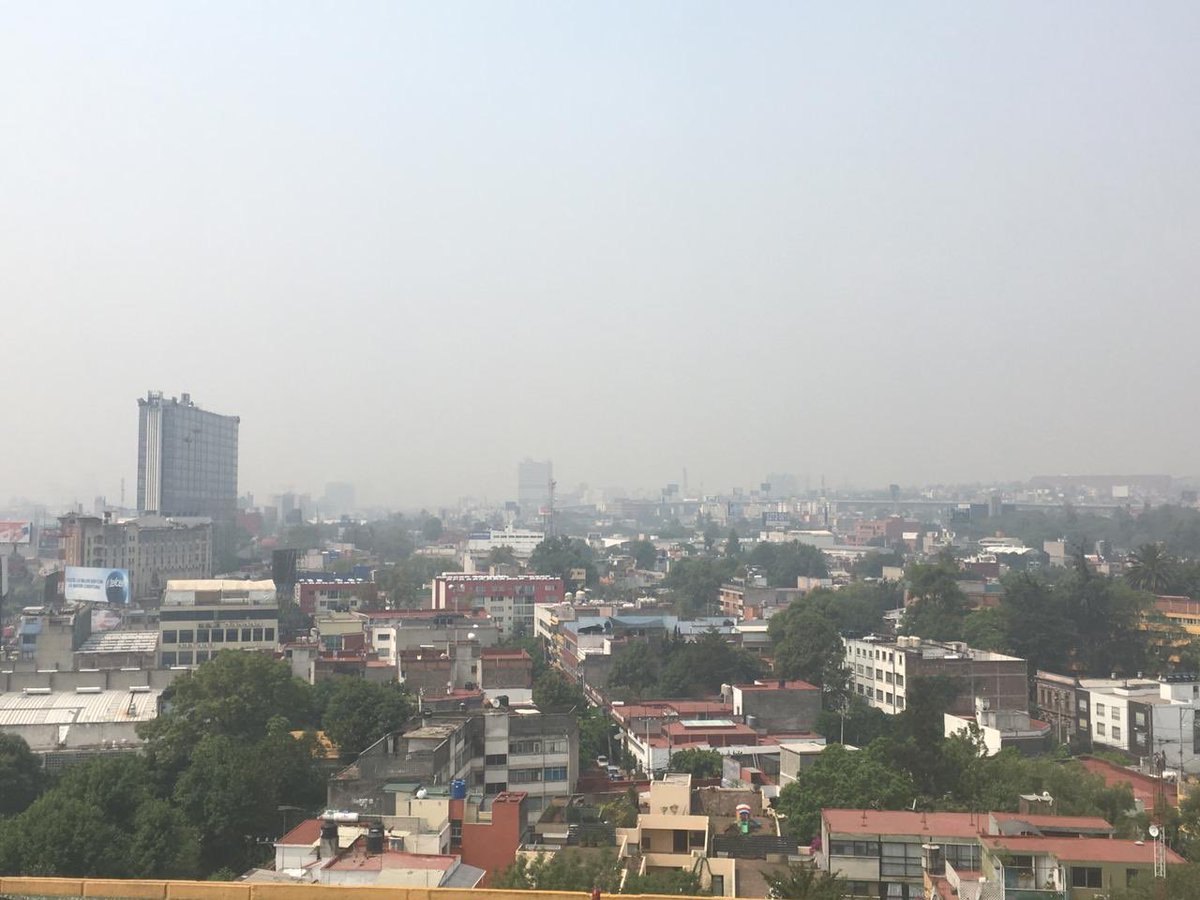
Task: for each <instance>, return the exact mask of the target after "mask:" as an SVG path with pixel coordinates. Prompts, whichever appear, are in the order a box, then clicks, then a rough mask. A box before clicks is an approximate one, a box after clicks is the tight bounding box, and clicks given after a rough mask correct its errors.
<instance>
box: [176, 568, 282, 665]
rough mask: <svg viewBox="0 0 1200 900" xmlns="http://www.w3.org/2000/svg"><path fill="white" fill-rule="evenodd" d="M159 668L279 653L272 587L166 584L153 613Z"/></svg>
mask: <svg viewBox="0 0 1200 900" xmlns="http://www.w3.org/2000/svg"><path fill="white" fill-rule="evenodd" d="M158 629H159V637H158V646H159V664H160V665H162V667H163V668H171V667H173V666H198V665H200V664H201V663H204V662H208V660H209V659H211V658H212V657H213V656H215V655H216V654H217V653H219V652H220V651H222V650H262V651H268V652H272V653H273V652H275V651H276V650H278V649H279V601H278V600H277V599H276V597H275V582H273V581H235V580H223V579H219V578H210V579H202V580H196V581H168V582H167V587H166V590H165V591H163V601H162V608H161V609H160V610H159V625H158Z"/></svg>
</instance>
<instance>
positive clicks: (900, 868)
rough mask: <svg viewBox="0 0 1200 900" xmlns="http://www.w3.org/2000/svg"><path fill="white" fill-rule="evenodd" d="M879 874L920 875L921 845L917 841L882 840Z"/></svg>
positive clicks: (906, 876) (915, 876)
mask: <svg viewBox="0 0 1200 900" xmlns="http://www.w3.org/2000/svg"><path fill="white" fill-rule="evenodd" d="M881 847H882V853H881V855H880V862H879V874H880V875H891V876H899V877H901V878H920V877H921V845H920V844H919V843H917V842H913V843H908V842H900V841H884V842H883V844H882V845H881Z"/></svg>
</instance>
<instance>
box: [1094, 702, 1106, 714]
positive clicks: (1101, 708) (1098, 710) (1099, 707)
mask: <svg viewBox="0 0 1200 900" xmlns="http://www.w3.org/2000/svg"><path fill="white" fill-rule="evenodd" d="M1096 715H1098V716H1102V715H1104V704H1103V703H1097V704H1096Z"/></svg>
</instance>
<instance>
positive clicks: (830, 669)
mask: <svg viewBox="0 0 1200 900" xmlns="http://www.w3.org/2000/svg"><path fill="white" fill-rule="evenodd" d="M768 631H769V633H770V635H771V642H772V645H773V652H774V657H775V673H776V674H777V675H780V676H781V677H783V678H802V679H804V680H805V681H808V682H810V683H811V684H816V685H828V686H830V687H831V688H834V689H835V690H839V689H840V688H841V687H842V685H843V684H844V682H845V678H846V676H845V670H844V668H843V659H844V655H845V652H844V650H843V644H842V638H841V636H840V635H839V634H838V632H837V628H836V627H835V625H834V623H833V622H832V621H831V620H830V619H829V618H827V617H825V616H823V615H822V614H821V613H820V612H818V611H817V610H816V609H814V608H813V607H812V605H811V604H807V603H805V602H804V599H803V598H802V599H800V600H797V601H796V602H795V603H793V604H792V605H791V606H789V607H788V608H787V609H786V610H784V611H783V612H782V613H777V614H776V615H774V616H772V617H771V619H770V620H769V625H768Z"/></svg>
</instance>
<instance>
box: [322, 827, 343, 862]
mask: <svg viewBox="0 0 1200 900" xmlns="http://www.w3.org/2000/svg"><path fill="white" fill-rule="evenodd" d="M337 855H338V827H337V822H329V821H323V822H322V823H321V842H320V843H319V844H317V858H318V859H333V858H334V857H335V856H337Z"/></svg>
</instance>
